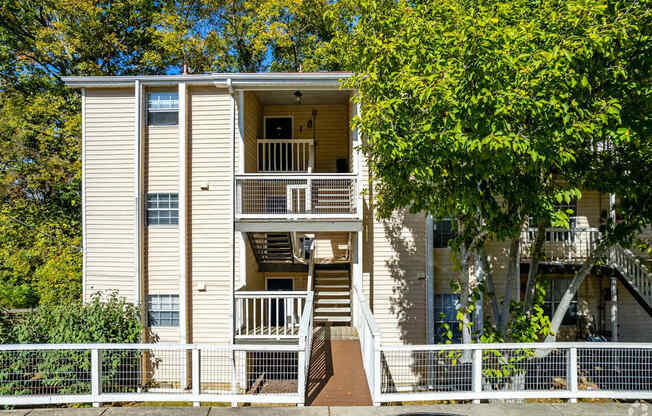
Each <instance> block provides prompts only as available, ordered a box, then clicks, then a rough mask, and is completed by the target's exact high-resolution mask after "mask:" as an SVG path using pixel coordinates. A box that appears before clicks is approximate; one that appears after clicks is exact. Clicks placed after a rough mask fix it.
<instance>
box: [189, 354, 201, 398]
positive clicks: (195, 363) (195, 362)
mask: <svg viewBox="0 0 652 416" xmlns="http://www.w3.org/2000/svg"><path fill="white" fill-rule="evenodd" d="M199 359H200V357H199V348H197V347H194V348H193V349H192V373H191V374H192V396H193V398H194V401H193V402H192V405H193V406H195V407H199V406H200V403H199V394H200V393H201V390H200V386H201V384H200V383H201V379H200V375H201V370H200V368H201V367H200V362H199Z"/></svg>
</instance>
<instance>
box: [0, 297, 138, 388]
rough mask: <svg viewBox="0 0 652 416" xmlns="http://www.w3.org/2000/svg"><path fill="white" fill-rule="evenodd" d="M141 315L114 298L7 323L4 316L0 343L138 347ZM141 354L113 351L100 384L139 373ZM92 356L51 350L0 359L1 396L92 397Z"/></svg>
mask: <svg viewBox="0 0 652 416" xmlns="http://www.w3.org/2000/svg"><path fill="white" fill-rule="evenodd" d="M139 316H140V313H139V309H138V307H136V306H134V305H133V304H130V303H128V302H126V301H125V300H124V299H123V298H120V297H118V295H117V294H116V293H112V294H111V295H110V296H108V297H107V298H100V296H99V295H97V296H94V297H93V298H92V299H91V301H90V302H88V303H85V304H82V303H80V302H71V303H68V304H63V305H52V304H50V305H43V306H42V307H40V308H39V309H36V310H34V311H32V312H29V313H27V314H25V315H23V316H21V317H19V318H15V319H13V321H12V322H9V319H10V318H9V317H7V316H6V315H5V314H1V317H0V341H2V342H3V343H6V342H15V343H19V344H86V343H137V342H140V340H141V334H142V332H143V325H142V323H141V322H140V320H139ZM140 355H141V354H140V352H138V351H133V350H131V351H125V350H120V351H115V352H111V353H110V356H111V357H110V359H106V360H103V361H102V363H103V368H102V382H103V383H112V384H115V381H112V380H115V379H116V376H117V375H118V374H119V373H121V374H125V372H127V373H129V372H136V371H137V370H138V366H139V365H141V360H140ZM90 364H91V363H90V352H89V351H88V350H51V351H20V352H15V351H14V352H3V353H1V354H0V368H2V369H3V371H1V372H0V395H2V394H10V395H21V394H83V393H90V369H91V367H90Z"/></svg>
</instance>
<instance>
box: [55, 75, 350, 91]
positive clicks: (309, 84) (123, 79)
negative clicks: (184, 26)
mask: <svg viewBox="0 0 652 416" xmlns="http://www.w3.org/2000/svg"><path fill="white" fill-rule="evenodd" d="M352 75H353V74H352V73H350V72H299V73H282V72H278V73H272V72H260V73H232V74H231V73H209V74H191V75H136V76H72V77H62V80H63V82H64V83H65V85H66V86H68V87H70V88H97V87H112V88H120V87H122V88H124V87H133V86H134V84H135V83H136V81H140V83H141V85H143V86H166V85H176V84H178V83H179V82H185V83H186V84H187V85H189V86H197V85H215V86H223V87H228V84H229V83H230V84H231V86H232V87H233V88H239V89H249V88H252V89H256V88H271V87H274V88H276V89H279V88H287V89H294V88H334V87H339V86H340V84H341V81H342V80H343V79H346V78H350V77H351V76H352Z"/></svg>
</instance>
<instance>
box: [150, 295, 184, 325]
mask: <svg viewBox="0 0 652 416" xmlns="http://www.w3.org/2000/svg"><path fill="white" fill-rule="evenodd" d="M147 322H148V323H149V326H150V327H178V326H179V295H148V296H147Z"/></svg>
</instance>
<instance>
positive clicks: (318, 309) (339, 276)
mask: <svg viewBox="0 0 652 416" xmlns="http://www.w3.org/2000/svg"><path fill="white" fill-rule="evenodd" d="M328 266H330V265H320V264H316V265H315V286H314V291H315V313H314V315H313V317H314V322H315V325H318V326H324V325H344V326H350V325H351V278H350V272H349V269H348V268H331V267H328Z"/></svg>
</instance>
